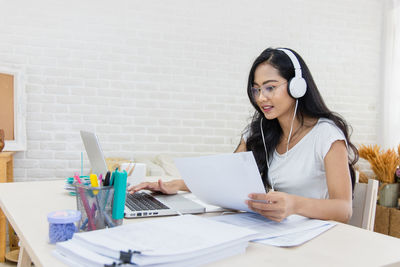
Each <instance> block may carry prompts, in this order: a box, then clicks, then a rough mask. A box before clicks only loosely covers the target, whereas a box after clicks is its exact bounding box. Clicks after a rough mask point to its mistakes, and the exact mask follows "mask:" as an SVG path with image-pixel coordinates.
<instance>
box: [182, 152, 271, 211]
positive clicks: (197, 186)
mask: <svg viewBox="0 0 400 267" xmlns="http://www.w3.org/2000/svg"><path fill="white" fill-rule="evenodd" d="M174 161H175V165H176V167H177V168H178V170H179V172H180V174H181V176H182V178H183V180H184V181H185V184H186V186H187V187H188V188H189V189H190V191H191V192H192V193H193V194H195V195H196V197H197V198H198V199H200V200H201V201H204V202H206V203H209V204H211V205H216V206H220V207H223V208H229V209H236V210H245V211H250V212H251V210H249V208H248V206H247V205H246V203H245V200H247V199H248V195H249V194H250V193H265V188H264V185H263V182H262V180H261V176H260V173H259V171H258V167H257V164H256V161H255V159H254V156H253V153H252V152H241V153H231V154H221V155H213V156H203V157H191V158H178V159H175V160H174Z"/></svg>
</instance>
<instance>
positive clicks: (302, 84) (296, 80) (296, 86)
mask: <svg viewBox="0 0 400 267" xmlns="http://www.w3.org/2000/svg"><path fill="white" fill-rule="evenodd" d="M277 50H280V51H282V52H284V53H285V54H286V55H287V56H288V57H289V58H290V60H291V61H292V64H293V66H294V71H295V76H294V77H293V78H292V79H291V80H290V81H289V86H288V92H289V95H291V96H292V97H293V98H295V99H297V98H300V97H302V96H304V95H305V94H306V90H307V82H306V80H304V78H303V76H302V72H301V67H300V62H299V60H298V59H297V57H296V55H295V54H294V53H293V52H292V51H290V50H288V49H285V48H280V49H277Z"/></svg>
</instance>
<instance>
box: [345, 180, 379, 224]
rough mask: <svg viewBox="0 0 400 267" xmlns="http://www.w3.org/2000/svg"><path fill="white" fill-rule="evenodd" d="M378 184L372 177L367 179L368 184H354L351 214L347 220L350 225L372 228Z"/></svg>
mask: <svg viewBox="0 0 400 267" xmlns="http://www.w3.org/2000/svg"><path fill="white" fill-rule="evenodd" d="M378 186H379V183H378V181H377V180H373V179H368V184H365V183H356V184H355V187H354V199H353V215H352V216H351V219H350V221H349V224H350V225H353V226H357V227H361V228H363V229H366V230H370V231H373V230H374V224H375V211H376V200H377V197H378Z"/></svg>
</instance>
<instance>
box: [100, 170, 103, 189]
mask: <svg viewBox="0 0 400 267" xmlns="http://www.w3.org/2000/svg"><path fill="white" fill-rule="evenodd" d="M102 185H103V174H101V173H100V175H99V186H100V187H101V186H102Z"/></svg>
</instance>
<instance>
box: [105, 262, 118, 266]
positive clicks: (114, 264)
mask: <svg viewBox="0 0 400 267" xmlns="http://www.w3.org/2000/svg"><path fill="white" fill-rule="evenodd" d="M118 265H119V264H117V263H116V262H115V261H114V262H113V263H112V264H104V267H116V266H118Z"/></svg>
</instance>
